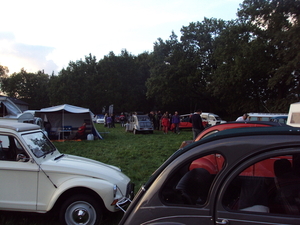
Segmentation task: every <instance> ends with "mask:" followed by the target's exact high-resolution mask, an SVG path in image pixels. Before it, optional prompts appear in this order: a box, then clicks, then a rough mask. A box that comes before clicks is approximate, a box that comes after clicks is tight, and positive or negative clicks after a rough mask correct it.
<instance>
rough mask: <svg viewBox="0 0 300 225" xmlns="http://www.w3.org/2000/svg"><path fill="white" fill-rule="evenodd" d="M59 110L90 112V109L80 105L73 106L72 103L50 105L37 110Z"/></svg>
mask: <svg viewBox="0 0 300 225" xmlns="http://www.w3.org/2000/svg"><path fill="white" fill-rule="evenodd" d="M61 110H65V111H67V112H70V113H91V111H90V110H89V109H86V108H81V107H78V106H73V105H68V104H64V105H57V106H52V107H49V108H43V109H41V110H39V112H57V111H61Z"/></svg>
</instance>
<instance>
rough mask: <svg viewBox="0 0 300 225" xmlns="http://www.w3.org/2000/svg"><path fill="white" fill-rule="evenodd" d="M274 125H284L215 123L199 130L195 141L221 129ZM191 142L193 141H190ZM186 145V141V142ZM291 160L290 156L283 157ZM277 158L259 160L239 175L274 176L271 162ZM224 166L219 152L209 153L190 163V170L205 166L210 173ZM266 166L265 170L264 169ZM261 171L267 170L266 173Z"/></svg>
mask: <svg viewBox="0 0 300 225" xmlns="http://www.w3.org/2000/svg"><path fill="white" fill-rule="evenodd" d="M274 126H286V125H285V124H282V123H277V122H259V121H249V122H230V123H223V124H219V125H215V126H212V127H209V128H207V129H205V130H204V131H203V132H201V133H200V134H199V135H198V137H197V138H196V139H195V141H199V140H201V139H203V138H205V137H207V136H210V135H212V134H215V133H217V132H219V131H222V130H227V129H235V128H245V127H274ZM191 142H193V141H191ZM186 145H188V143H187V144H186ZM285 158H287V159H288V160H290V161H291V158H290V157H285ZM278 159H279V158H272V159H267V160H265V161H261V162H260V163H258V164H256V165H254V166H251V167H249V168H247V169H246V170H244V171H243V173H242V174H241V175H243V176H258V177H259V176H264V177H274V171H273V164H274V162H275V161H276V160H278ZM223 166H224V158H223V156H222V155H220V154H211V155H208V156H206V157H202V158H200V159H197V160H195V161H193V162H192V163H191V165H190V170H192V169H195V168H205V169H206V170H207V171H209V172H210V174H217V173H218V172H219V171H221V169H222V168H223ZM266 168H267V170H266ZM262 171H269V173H268V174H266V173H265V172H262Z"/></svg>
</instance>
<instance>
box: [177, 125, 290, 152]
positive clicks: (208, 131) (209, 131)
mask: <svg viewBox="0 0 300 225" xmlns="http://www.w3.org/2000/svg"><path fill="white" fill-rule="evenodd" d="M278 126H285V124H282V123H278V122H267V121H246V122H239V121H238V122H228V123H222V124H218V125H215V126H211V127H207V128H206V129H205V130H203V131H202V132H201V133H200V134H199V135H198V136H197V137H196V139H195V140H188V141H183V142H182V143H181V145H180V148H183V147H185V146H187V145H188V144H191V143H193V142H195V141H199V140H201V139H202V138H205V137H208V136H209V135H212V134H215V133H217V132H219V131H222V130H227V129H234V128H242V127H278Z"/></svg>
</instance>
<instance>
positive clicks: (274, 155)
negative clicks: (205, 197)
mask: <svg viewBox="0 0 300 225" xmlns="http://www.w3.org/2000/svg"><path fill="white" fill-rule="evenodd" d="M299 156H300V148H295V147H293V148H288V149H287V148H284V149H274V150H272V151H269V152H267V153H263V154H260V155H257V156H255V157H251V158H249V159H248V160H247V161H245V162H244V163H242V164H240V166H238V167H237V168H235V170H233V171H232V172H231V173H230V174H228V176H226V177H227V178H226V179H225V178H224V177H223V180H222V181H221V180H220V181H219V182H220V186H219V187H218V188H217V190H216V192H215V193H216V196H217V197H216V198H215V204H216V205H215V206H216V207H215V215H216V217H215V223H216V224H230V225H241V224H300V166H299V165H300V160H299V159H300V157H299ZM249 168H254V169H256V170H257V171H256V172H254V173H253V172H249V173H247V171H250V170H249Z"/></svg>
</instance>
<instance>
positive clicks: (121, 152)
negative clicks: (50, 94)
mask: <svg viewBox="0 0 300 225" xmlns="http://www.w3.org/2000/svg"><path fill="white" fill-rule="evenodd" d="M96 127H97V129H98V131H99V132H100V134H101V135H102V137H103V138H104V139H103V140H97V141H80V142H74V141H66V142H54V144H55V146H56V147H57V148H58V149H59V151H60V152H62V153H65V154H72V155H78V156H83V157H87V158H91V159H95V160H98V161H101V162H104V163H107V164H111V165H114V166H118V167H120V168H121V169H122V171H123V172H124V173H125V174H126V175H127V176H128V177H130V178H131V180H132V182H133V183H135V191H138V189H139V188H140V187H141V186H142V184H143V183H145V182H146V181H147V180H148V178H149V177H150V175H151V174H152V173H153V172H154V171H155V170H156V169H157V168H158V167H159V166H160V165H161V164H162V163H163V162H164V161H165V160H166V159H167V158H168V157H169V156H170V155H171V154H173V153H174V152H175V151H176V150H177V149H178V148H179V146H180V144H181V143H182V141H184V140H190V139H192V131H191V130H185V131H181V133H180V134H179V135H177V134H174V133H172V132H169V133H168V134H167V135H164V134H163V132H162V131H154V134H137V135H134V134H132V133H126V132H125V129H124V128H121V127H120V124H116V128H110V129H108V128H105V127H103V125H102V124H96ZM122 215H123V213H122V212H118V213H114V214H109V215H108V216H107V217H106V218H104V221H103V224H104V225H115V224H118V222H119V220H120V219H121V217H122ZM0 224H1V225H15V224H18V225H40V224H42V225H58V224H59V223H58V220H57V219H56V218H52V217H51V216H50V215H37V214H29V215H28V214H24V213H12V212H0Z"/></svg>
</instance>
